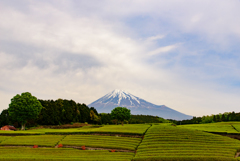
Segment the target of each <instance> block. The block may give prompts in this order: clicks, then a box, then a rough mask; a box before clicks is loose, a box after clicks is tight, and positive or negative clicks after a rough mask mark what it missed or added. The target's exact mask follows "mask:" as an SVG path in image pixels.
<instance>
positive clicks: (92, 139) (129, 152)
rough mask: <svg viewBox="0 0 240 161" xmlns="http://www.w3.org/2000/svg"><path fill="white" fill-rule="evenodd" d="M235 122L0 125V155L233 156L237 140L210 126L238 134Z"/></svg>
mask: <svg viewBox="0 0 240 161" xmlns="http://www.w3.org/2000/svg"><path fill="white" fill-rule="evenodd" d="M221 126H222V128H221ZM239 128H240V123H238V122H232V123H216V124H201V125H199V124H196V125H181V126H173V125H172V124H170V123H161V124H138V125H124V126H121V125H105V126H103V127H98V128H94V127H84V128H75V129H36V130H27V131H26V132H25V135H24V136H23V134H24V132H20V133H19V132H18V131H16V132H2V131H1V132H0V133H2V134H4V136H3V135H2V136H0V161H1V160H9V161H10V160H80V161H81V160H90V161H92V160H99V161H104V160H106V161H108V160H116V161H157V160H159V161H195V160H196V161H200V160H204V161H232V160H235V161H237V160H240V158H239V157H237V156H238V155H237V154H238V153H239V152H240V141H239V140H237V139H232V138H229V137H226V136H221V135H218V134H212V133H208V132H225V133H226V132H229V133H235V134H238V129H239ZM234 130H235V131H234ZM206 131H208V132H206ZM15 133H16V134H15ZM29 133H31V134H34V133H35V135H30V134H29ZM18 134H19V135H18ZM33 145H38V148H33ZM58 145H62V146H58ZM82 146H83V147H86V149H84V148H83V147H82ZM58 147H59V148H58ZM60 147H61V148H60ZM13 154H14V155H13Z"/></svg>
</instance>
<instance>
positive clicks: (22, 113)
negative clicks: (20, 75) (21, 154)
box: [8, 92, 42, 130]
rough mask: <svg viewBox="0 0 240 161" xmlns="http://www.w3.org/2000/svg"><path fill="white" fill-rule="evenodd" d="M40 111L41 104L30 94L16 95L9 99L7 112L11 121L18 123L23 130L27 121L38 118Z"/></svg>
mask: <svg viewBox="0 0 240 161" xmlns="http://www.w3.org/2000/svg"><path fill="white" fill-rule="evenodd" d="M41 109H42V105H41V103H40V102H39V101H38V100H37V98H36V97H34V96H32V94H31V93H29V92H25V93H22V94H21V95H19V94H17V95H16V96H14V97H13V98H12V99H11V103H10V104H9V108H8V112H9V116H10V117H12V119H14V120H16V121H18V122H19V123H20V124H21V125H22V128H21V130H25V126H26V123H27V121H28V120H29V119H35V118H37V117H38V115H39V113H40V111H41Z"/></svg>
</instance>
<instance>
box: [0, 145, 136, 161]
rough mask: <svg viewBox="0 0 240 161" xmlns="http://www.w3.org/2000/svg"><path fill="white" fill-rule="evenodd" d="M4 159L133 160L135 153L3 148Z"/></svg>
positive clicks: (2, 158)
mask: <svg viewBox="0 0 240 161" xmlns="http://www.w3.org/2000/svg"><path fill="white" fill-rule="evenodd" d="M0 152H1V153H0V161H2V160H4V161H5V160H9V161H10V160H11V161H12V160H18V161H25V160H29V161H31V160H38V161H40V160H68V161H71V160H73V161H77V160H79V161H92V160H94V161H113V160H116V161H131V160H132V158H133V157H134V153H125V152H109V151H106V150H77V149H72V148H38V149H33V148H2V147H0Z"/></svg>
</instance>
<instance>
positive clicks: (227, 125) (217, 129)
mask: <svg viewBox="0 0 240 161" xmlns="http://www.w3.org/2000/svg"><path fill="white" fill-rule="evenodd" d="M178 127H182V128H188V129H194V130H201V131H206V132H213V133H228V134H237V133H240V132H239V131H240V129H239V128H240V123H238V122H218V123H209V124H190V125H179V126H178Z"/></svg>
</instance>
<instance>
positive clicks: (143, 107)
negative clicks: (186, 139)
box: [88, 89, 192, 119]
mask: <svg viewBox="0 0 240 161" xmlns="http://www.w3.org/2000/svg"><path fill="white" fill-rule="evenodd" d="M88 106H89V107H95V108H96V109H97V111H98V112H100V113H101V112H104V113H110V112H111V110H112V109H114V108H115V107H127V108H128V109H130V110H131V113H132V114H144V115H154V116H156V115H157V116H160V117H163V118H170V119H191V118H192V116H188V115H185V114H183V113H180V112H178V111H175V110H173V109H171V108H168V107H166V106H165V105H154V104H152V103H150V102H147V101H145V100H143V99H141V98H139V97H136V96H134V95H132V94H131V93H129V92H127V91H125V90H120V89H115V90H113V91H112V92H110V93H108V94H106V95H105V96H103V97H101V98H99V99H98V100H96V101H94V102H92V103H91V104H89V105H88Z"/></svg>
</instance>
